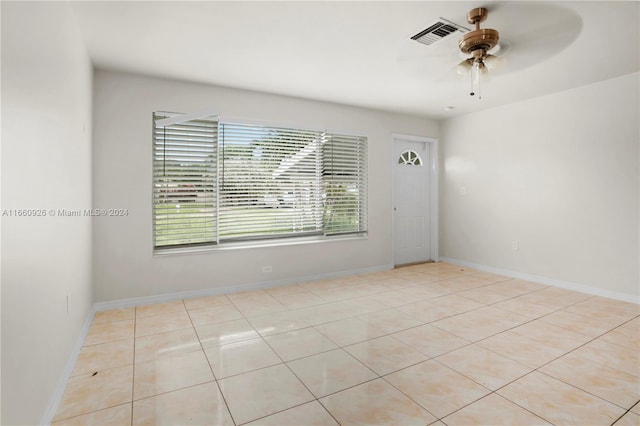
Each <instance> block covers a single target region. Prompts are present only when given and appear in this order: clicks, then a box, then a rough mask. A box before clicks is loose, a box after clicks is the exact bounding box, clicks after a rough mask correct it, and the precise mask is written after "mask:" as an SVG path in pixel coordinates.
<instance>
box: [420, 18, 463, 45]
mask: <svg viewBox="0 0 640 426" xmlns="http://www.w3.org/2000/svg"><path fill="white" fill-rule="evenodd" d="M458 31H459V32H461V33H466V32H468V31H469V29H468V28H465V27H463V26H461V25H458V24H454V23H453V22H451V21H447V20H446V19H444V18H439V19H438V20H437V21H436V22H435V23H434V24H433V25H431V26H429V27H428V28H427V29H425V30H422V31H420V32H419V33H418V34H416V35H414V36H413V37H411V39H412V40H415V41H417V42H420V43H422V44H426V45H427V46H429V45H431V44H434V43H436V42H438V41H440V40H442V39H444V38H447V37H449V36H450V35H451V34H453V33H456V32H458Z"/></svg>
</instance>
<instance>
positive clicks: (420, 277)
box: [54, 263, 640, 426]
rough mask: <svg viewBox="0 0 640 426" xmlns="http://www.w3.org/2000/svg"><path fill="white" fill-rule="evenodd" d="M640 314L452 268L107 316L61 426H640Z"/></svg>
mask: <svg viewBox="0 0 640 426" xmlns="http://www.w3.org/2000/svg"><path fill="white" fill-rule="evenodd" d="M639 315H640V306H638V305H635V304H631V303H625V302H619V301H615V300H611V299H606V298H602V297H595V296H590V295H586V294H582V293H578V292H574V291H569V290H564V289H560V288H553V287H547V286H544V285H541V284H537V283H531V282H527V281H521V280H514V279H509V278H507V277H502V276H499V275H494V274H489V273H485V272H480V271H474V270H470V269H466V268H461V267H458V266H455V265H450V264H445V263H430V264H422V265H414V266H408V267H403V268H398V269H394V270H391V271H384V272H379V273H372V274H367V275H360V276H353V277H346V278H340V279H331V280H323V281H316V282H310V283H302V284H297V285H291V286H286V287H277V288H271V289H266V290H258V291H250V292H244V293H235V294H229V295H222V296H209V297H202V298H197V299H188V300H181V301H176V302H169V303H161V304H156V305H148V306H138V307H135V308H127V309H119V310H114V311H107V312H98V313H97V314H96V316H95V318H94V321H93V324H92V327H91V329H90V331H89V333H88V335H87V337H86V341H85V346H84V347H83V348H82V350H81V352H80V355H79V358H78V361H77V363H76V366H75V369H74V371H73V373H72V377H71V378H70V379H69V382H68V384H67V388H66V391H65V394H64V397H63V400H62V402H61V404H60V407H59V408H58V412H57V414H56V416H55V419H54V424H55V425H71V424H73V425H90V424H99V425H111V424H113V425H131V424H134V425H139V424H140V425H165V424H166V425H169V424H176V425H186V424H194V425H207V424H210V425H234V424H235V425H241V424H251V425H280V426H282V425H296V426H303V425H336V424H342V425H349V424H392V425H427V424H436V425H440V426H442V425H472V424H480V425H482V424H485V425H499V424H505V425H512V424H517V425H534V424H535V425H548V424H554V425H564V424H575V425H611V424H616V425H640V408H639V407H640V405H639V401H640V359H639V356H640V355H639V354H640V316H639Z"/></svg>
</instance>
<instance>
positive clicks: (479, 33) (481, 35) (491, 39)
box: [459, 7, 500, 55]
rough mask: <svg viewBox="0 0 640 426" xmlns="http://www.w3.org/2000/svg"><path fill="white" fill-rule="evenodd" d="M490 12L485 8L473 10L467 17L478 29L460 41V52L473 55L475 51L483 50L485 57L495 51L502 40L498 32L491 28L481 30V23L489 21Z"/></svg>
mask: <svg viewBox="0 0 640 426" xmlns="http://www.w3.org/2000/svg"><path fill="white" fill-rule="evenodd" d="M488 14H489V12H488V11H487V9H485V8H483V7H479V8H476V9H472V10H471V11H470V12H469V14H468V15H467V21H468V22H469V23H470V24H475V26H476V29H475V30H474V31H469V32H468V33H466V34H465V35H464V36H462V39H461V40H460V44H459V47H460V51H462V53H465V54H467V55H469V54H472V53H473V52H474V51H477V50H483V51H484V52H483V55H484V54H486V52H488V51H489V50H491V49H493V48H494V47H495V46H496V45H497V44H498V40H499V39H500V35H499V34H498V31H496V30H493V29H491V28H480V22H482V21H484V20H485V19H487V15H488Z"/></svg>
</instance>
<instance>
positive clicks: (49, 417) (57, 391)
mask: <svg viewBox="0 0 640 426" xmlns="http://www.w3.org/2000/svg"><path fill="white" fill-rule="evenodd" d="M95 313H96V308H95V304H94V305H93V306H92V307H91V309H90V310H89V313H88V314H87V318H86V319H85V320H84V324H83V325H82V328H81V329H80V334H79V335H78V338H77V339H76V342H75V344H74V345H73V349H72V350H71V355H70V356H69V359H68V360H67V363H66V364H65V366H64V369H63V370H62V373H60V377H59V378H58V381H57V383H56V386H55V388H54V389H53V395H51V398H50V399H49V404H48V405H47V409H46V410H45V412H44V415H43V416H42V420H41V421H40V424H42V425H50V424H51V422H52V421H53V417H54V416H55V415H56V412H57V411H58V406H59V405H60V402H61V401H62V397H63V396H64V390H65V388H66V387H67V382H68V381H69V377H71V373H72V372H73V367H74V366H75V365H76V361H77V360H78V355H80V349H82V345H84V341H85V339H86V338H87V333H88V332H89V328H90V327H91V323H92V322H93V317H94V315H95Z"/></svg>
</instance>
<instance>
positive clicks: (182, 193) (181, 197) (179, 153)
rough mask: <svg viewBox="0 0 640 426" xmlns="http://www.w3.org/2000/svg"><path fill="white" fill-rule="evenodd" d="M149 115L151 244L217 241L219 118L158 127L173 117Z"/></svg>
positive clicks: (173, 245) (185, 243)
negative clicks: (151, 136) (151, 197)
mask: <svg viewBox="0 0 640 426" xmlns="http://www.w3.org/2000/svg"><path fill="white" fill-rule="evenodd" d="M173 115H175V114H170V113H154V116H153V118H154V132H153V225H154V226H153V229H154V235H153V237H154V247H155V248H169V247H175V246H182V245H191V244H212V243H215V242H216V220H215V217H216V199H217V198H216V179H217V176H216V162H217V158H216V157H217V151H216V150H217V144H218V142H217V139H218V121H217V119H216V118H207V119H197V120H191V121H186V122H180V123H176V124H171V125H169V126H166V127H163V126H158V125H157V124H156V122H157V121H158V120H160V119H163V118H167V117H170V116H173Z"/></svg>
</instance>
